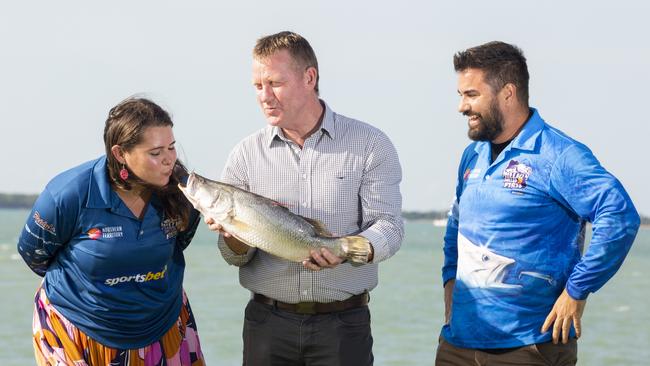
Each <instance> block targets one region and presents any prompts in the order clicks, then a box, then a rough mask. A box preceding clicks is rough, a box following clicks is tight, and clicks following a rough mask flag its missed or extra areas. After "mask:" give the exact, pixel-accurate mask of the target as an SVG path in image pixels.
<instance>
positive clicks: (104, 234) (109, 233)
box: [86, 226, 124, 240]
mask: <svg viewBox="0 0 650 366" xmlns="http://www.w3.org/2000/svg"><path fill="white" fill-rule="evenodd" d="M86 234H88V238H89V239H92V240H98V239H115V238H121V237H123V236H124V231H123V230H122V226H106V227H103V228H98V227H94V228H91V229H90V230H88V231H87V232H86Z"/></svg>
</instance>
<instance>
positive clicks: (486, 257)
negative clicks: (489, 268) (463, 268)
mask: <svg viewBox="0 0 650 366" xmlns="http://www.w3.org/2000/svg"><path fill="white" fill-rule="evenodd" d="M481 260H482V261H483V262H487V261H489V260H490V257H488V256H487V254H483V256H482V257H481Z"/></svg>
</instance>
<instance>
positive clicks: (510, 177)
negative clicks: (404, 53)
mask: <svg viewBox="0 0 650 366" xmlns="http://www.w3.org/2000/svg"><path fill="white" fill-rule="evenodd" d="M454 68H455V70H456V72H457V74H458V93H459V95H460V104H459V106H458V110H459V112H461V113H462V114H463V115H465V116H467V117H468V126H469V131H468V136H469V137H470V139H472V140H473V141H474V142H472V143H471V144H470V145H469V146H468V147H467V148H466V149H465V151H464V152H463V155H462V157H461V161H460V166H459V169H458V176H457V187H456V199H455V201H454V204H453V207H452V210H451V212H450V215H449V220H448V223H447V232H446V234H445V239H444V253H445V261H444V265H443V268H442V277H443V283H444V289H445V325H444V326H443V328H442V332H441V337H440V344H439V346H438V351H437V355H436V365H504V364H508V365H549V364H553V365H575V364H576V362H577V343H576V339H577V338H578V337H580V334H581V324H580V318H581V316H582V313H583V310H584V307H585V304H586V300H587V296H588V295H589V294H590V293H592V292H595V291H597V290H598V289H599V288H601V287H602V286H603V285H604V284H605V282H607V281H608V280H609V279H610V278H611V277H612V276H613V275H614V273H616V271H617V270H618V268H619V267H620V266H621V264H622V263H623V260H624V259H625V256H626V255H627V253H628V251H629V249H630V247H631V245H632V242H633V241H634V238H635V236H636V233H637V230H638V227H639V223H640V219H639V215H638V213H637V211H636V209H635V208H634V205H633V204H632V201H631V200H630V197H629V196H628V194H627V193H626V192H625V189H624V188H623V186H622V185H621V183H620V182H619V181H618V180H617V179H616V178H615V177H614V176H612V175H611V174H610V173H609V172H607V171H606V170H605V169H604V168H603V167H602V166H601V165H600V163H599V162H598V160H597V159H596V158H595V157H594V155H593V154H592V152H591V151H590V150H589V148H587V147H586V146H585V145H583V144H581V143H579V142H577V141H575V140H573V139H572V138H570V137H568V136H567V135H565V134H564V133H563V132H561V131H559V130H557V129H555V128H553V127H551V126H550V125H548V124H547V123H546V122H545V121H544V120H543V119H542V117H541V116H540V114H539V112H538V111H537V110H536V109H534V108H531V107H529V105H528V79H529V76H528V68H527V66H526V59H525V57H524V55H523V53H522V52H521V50H520V49H519V48H517V47H516V46H513V45H510V44H507V43H503V42H489V43H486V44H484V45H481V46H477V47H473V48H470V49H468V50H465V51H462V52H459V53H457V54H456V55H455V56H454ZM588 222H590V223H591V224H592V229H591V230H592V239H591V242H590V245H589V248H588V249H587V250H586V251H584V250H583V249H584V248H583V245H584V239H585V229H586V223H588Z"/></svg>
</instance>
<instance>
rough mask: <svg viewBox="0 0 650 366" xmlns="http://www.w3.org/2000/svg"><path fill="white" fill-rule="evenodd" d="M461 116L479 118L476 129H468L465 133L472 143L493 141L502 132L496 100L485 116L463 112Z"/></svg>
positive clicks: (500, 114)
mask: <svg viewBox="0 0 650 366" xmlns="http://www.w3.org/2000/svg"><path fill="white" fill-rule="evenodd" d="M463 115H465V116H468V117H469V116H477V117H478V118H479V125H478V127H476V128H472V127H470V128H469V130H468V131H467V136H468V137H469V138H470V139H472V140H474V141H493V140H494V139H496V138H497V137H498V136H499V135H500V134H501V132H503V114H502V113H501V111H500V110H499V106H498V105H497V101H496V100H495V101H493V102H492V103H491V104H490V109H489V110H488V112H487V113H486V114H485V116H483V115H481V114H480V113H476V112H471V111H466V112H463Z"/></svg>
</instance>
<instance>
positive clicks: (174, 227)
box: [160, 218, 181, 239]
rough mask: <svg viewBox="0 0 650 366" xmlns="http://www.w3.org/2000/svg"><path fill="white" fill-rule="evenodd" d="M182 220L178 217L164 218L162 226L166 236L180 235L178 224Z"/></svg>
mask: <svg viewBox="0 0 650 366" xmlns="http://www.w3.org/2000/svg"><path fill="white" fill-rule="evenodd" d="M180 221H181V220H180V219H178V218H170V219H165V220H162V222H161V223H160V228H161V229H162V231H163V233H165V238H167V239H171V238H174V237H176V235H178V224H179V223H180Z"/></svg>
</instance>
